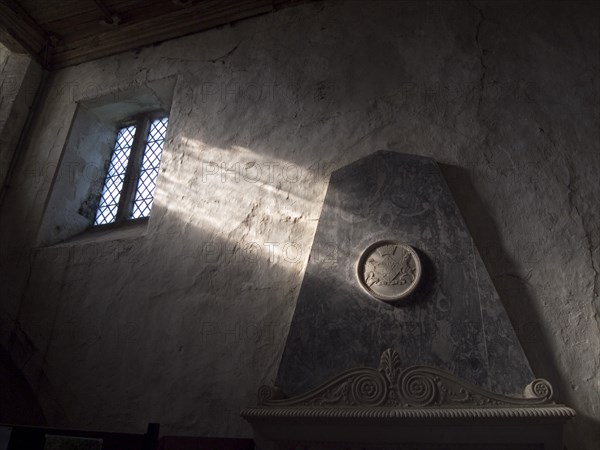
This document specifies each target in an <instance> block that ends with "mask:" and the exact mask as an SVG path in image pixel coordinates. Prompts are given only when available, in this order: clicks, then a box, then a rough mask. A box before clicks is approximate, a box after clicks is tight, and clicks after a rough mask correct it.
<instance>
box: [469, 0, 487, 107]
mask: <svg viewBox="0 0 600 450" xmlns="http://www.w3.org/2000/svg"><path fill="white" fill-rule="evenodd" d="M468 3H469V6H471V7H472V8H474V9H475V10H477V13H478V15H479V21H478V22H477V24H476V25H475V45H476V46H477V49H478V50H479V65H480V66H481V76H480V77H479V88H480V91H481V92H480V95H479V102H478V105H477V107H478V109H479V107H480V106H481V103H482V101H483V91H484V89H485V81H486V80H485V79H486V76H487V69H488V66H487V64H486V63H485V52H486V49H485V48H483V47H482V46H481V27H482V26H483V23H484V22H485V20H486V18H485V14H484V13H483V10H482V9H481V8H479V7H478V6H475V5H474V4H473V3H472V2H470V1H469V2H468Z"/></svg>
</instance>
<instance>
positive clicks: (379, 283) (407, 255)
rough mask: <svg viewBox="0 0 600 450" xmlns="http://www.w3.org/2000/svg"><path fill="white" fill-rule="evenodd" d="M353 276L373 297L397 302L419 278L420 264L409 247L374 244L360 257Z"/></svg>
mask: <svg viewBox="0 0 600 450" xmlns="http://www.w3.org/2000/svg"><path fill="white" fill-rule="evenodd" d="M356 270H357V272H356V276H357V278H358V282H359V284H360V286H361V287H362V288H363V289H364V290H365V292H367V293H368V294H369V295H371V296H372V297H374V298H376V299H378V300H382V301H385V302H396V301H398V300H401V299H404V298H406V297H408V296H409V295H410V294H411V293H412V292H413V291H414V290H415V288H416V287H417V284H418V283H419V280H420V278H421V261H420V260H419V256H418V255H417V252H416V251H415V249H414V248H412V247H411V246H410V245H407V244H404V243H402V242H398V241H393V240H384V241H379V242H375V243H374V244H372V245H370V246H369V247H367V248H366V249H365V251H364V252H363V253H362V254H361V256H360V258H359V260H358V263H357V267H356Z"/></svg>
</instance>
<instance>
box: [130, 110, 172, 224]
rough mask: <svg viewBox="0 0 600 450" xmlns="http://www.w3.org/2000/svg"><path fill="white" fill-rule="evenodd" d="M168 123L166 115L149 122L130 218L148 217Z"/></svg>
mask: <svg viewBox="0 0 600 450" xmlns="http://www.w3.org/2000/svg"><path fill="white" fill-rule="evenodd" d="M168 124H169V119H168V118H167V117H163V118H162V119H157V120H155V121H153V122H152V123H151V124H150V131H149V133H148V140H147V141H146V148H145V149H144V157H143V159H142V166H141V168H140V177H139V179H138V183H137V187H136V191H135V199H134V201H133V208H132V210H131V218H132V219H138V218H140V217H148V216H149V215H150V211H151V210H152V201H153V200H154V190H155V189H156V179H157V178H158V169H159V167H160V158H161V156H162V150H163V145H164V141H165V135H166V133H167V125H168Z"/></svg>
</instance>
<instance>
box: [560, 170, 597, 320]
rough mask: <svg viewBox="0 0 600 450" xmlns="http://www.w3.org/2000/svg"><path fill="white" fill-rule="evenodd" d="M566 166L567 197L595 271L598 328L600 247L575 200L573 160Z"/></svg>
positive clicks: (594, 287)
mask: <svg viewBox="0 0 600 450" xmlns="http://www.w3.org/2000/svg"><path fill="white" fill-rule="evenodd" d="M566 167H567V173H568V182H567V198H568V202H569V206H570V207H571V210H572V211H575V214H576V215H577V217H578V219H579V223H580V224H581V228H582V230H583V234H584V237H585V241H586V248H587V251H588V255H589V259H590V267H591V269H592V271H593V272H594V276H593V283H592V309H595V312H594V319H595V320H596V324H597V325H598V329H600V301H598V304H597V305H596V304H595V303H596V299H597V298H598V285H599V281H600V270H599V268H598V267H597V266H596V263H595V261H594V252H595V251H597V250H598V247H597V246H596V248H594V243H593V240H592V236H591V232H590V230H588V228H587V227H586V223H585V220H584V216H583V215H582V214H581V212H580V211H579V207H578V206H577V203H576V201H575V198H574V197H575V196H576V195H577V192H576V190H575V189H574V187H573V176H572V172H573V168H572V166H571V162H570V161H568V159H567V164H566ZM599 300H600V299H599Z"/></svg>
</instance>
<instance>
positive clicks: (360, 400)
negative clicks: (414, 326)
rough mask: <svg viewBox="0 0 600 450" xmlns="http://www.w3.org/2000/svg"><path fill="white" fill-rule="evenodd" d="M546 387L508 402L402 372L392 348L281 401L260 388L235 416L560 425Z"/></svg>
mask: <svg viewBox="0 0 600 450" xmlns="http://www.w3.org/2000/svg"><path fill="white" fill-rule="evenodd" d="M552 396H553V390H552V386H551V385H550V383H549V382H548V381H546V380H544V379H541V378H538V379H535V380H533V381H532V382H531V383H530V384H528V385H527V386H525V388H524V390H523V395H522V396H518V397H516V396H515V397H511V396H505V395H500V394H496V393H493V392H489V391H487V390H485V389H482V388H479V387H477V386H473V385H470V384H468V383H465V382H464V381H462V380H461V379H459V378H458V377H455V376H454V375H452V374H450V373H447V372H445V371H443V370H439V369H436V368H433V367H428V366H413V367H409V368H405V369H403V368H402V367H401V362H400V357H399V355H398V353H397V352H396V351H395V350H393V349H387V350H386V351H384V352H383V354H382V355H381V361H380V365H379V368H378V369H373V368H368V367H359V368H355V369H350V370H348V371H346V372H343V373H342V374H340V375H338V376H337V377H335V378H333V379H331V380H329V381H327V382H325V383H324V384H322V385H320V386H319V387H317V388H315V389H313V390H311V391H309V392H307V393H305V394H302V395H298V396H295V397H291V398H287V397H286V395H285V394H284V393H283V392H282V391H280V390H279V389H277V388H276V387H270V386H262V387H261V388H260V389H259V391H258V406H257V407H252V408H246V409H244V410H242V411H241V415H242V417H244V418H246V419H248V420H250V421H252V420H255V419H261V418H263V419H269V418H270V419H276V418H279V419H283V418H290V419H295V420H299V419H302V418H305V419H314V418H328V419H340V420H351V419H377V420H383V421H389V420H399V419H401V420H419V421H422V420H436V421H437V420H464V419H470V420H472V419H482V420H485V419H509V420H510V419H529V420H535V419H543V420H559V421H564V420H567V419H569V418H571V417H573V416H575V411H574V410H573V409H571V408H568V407H566V406H564V405H557V404H555V403H554V402H553V401H552Z"/></svg>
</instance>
